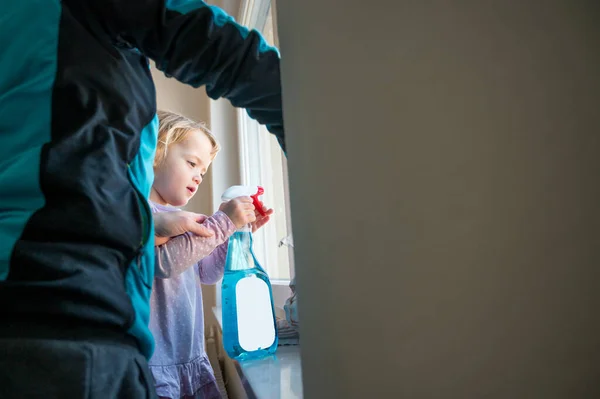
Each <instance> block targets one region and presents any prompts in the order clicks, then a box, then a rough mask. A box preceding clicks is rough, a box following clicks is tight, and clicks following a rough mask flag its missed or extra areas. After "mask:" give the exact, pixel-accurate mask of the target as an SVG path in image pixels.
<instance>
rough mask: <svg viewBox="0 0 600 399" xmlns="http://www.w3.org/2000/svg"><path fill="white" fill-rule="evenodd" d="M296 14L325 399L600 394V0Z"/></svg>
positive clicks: (306, 217) (298, 159)
mask: <svg viewBox="0 0 600 399" xmlns="http://www.w3.org/2000/svg"><path fill="white" fill-rule="evenodd" d="M542 3H543V4H542ZM277 6H278V13H279V38H280V44H281V53H282V59H283V68H284V69H283V83H284V105H285V116H286V129H287V130H286V134H287V138H288V149H289V172H290V191H291V202H292V219H293V224H294V238H295V244H296V248H295V250H296V251H295V253H296V272H297V277H298V290H299V296H300V298H301V299H300V302H299V306H300V317H301V319H302V324H301V335H302V357H303V358H302V362H303V376H304V384H305V386H304V392H305V397H307V398H310V399H319V398H344V399H352V398H378V399H379V398H410V399H419V398H436V399H437V398H457V399H467V398H468V399H471V398H473V399H474V398H488V399H492V398H498V399H500V398H501V399H506V398H511V399H516V398H536V399H537V398H544V399H551V398H564V399H567V398H568V399H573V398H582V399H583V398H586V399H587V398H600V312H599V309H600V289H599V284H600V207H599V204H600V179H599V176H600V118H599V117H598V115H599V112H598V109H599V106H600V74H599V72H598V71H599V70H600V28H599V27H600V25H599V24H598V15H599V11H600V6H599V5H598V4H597V2H593V1H572V0H553V1H546V2H539V1H534V0H519V1H517V0H505V1H500V0H498V1H453V2H448V1H443V0H432V1H413V2H407V1H399V2H398V1H396V2H394V1H383V0H379V1H378V0H375V1H370V2H365V1H358V0H347V1H345V2H343V5H340V2H334V1H327V0H303V1H279V2H278V4H277Z"/></svg>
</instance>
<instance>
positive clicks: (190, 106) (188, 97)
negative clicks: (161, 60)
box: [152, 67, 213, 215]
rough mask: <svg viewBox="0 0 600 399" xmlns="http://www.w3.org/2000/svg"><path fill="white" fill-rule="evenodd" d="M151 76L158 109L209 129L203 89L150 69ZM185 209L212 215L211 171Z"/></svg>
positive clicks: (205, 97)
mask: <svg viewBox="0 0 600 399" xmlns="http://www.w3.org/2000/svg"><path fill="white" fill-rule="evenodd" d="M152 76H153V78H154V84H155V86H156V101H157V106H158V109H164V110H168V111H173V112H177V113H180V114H182V115H185V116H187V117H189V118H192V119H194V120H196V121H202V122H205V123H206V124H207V125H208V126H209V127H210V126H211V123H210V122H211V120H210V102H209V98H208V96H207V95H206V92H205V91H204V89H199V90H198V89H194V88H192V87H190V86H186V85H184V84H181V83H179V82H178V81H177V80H175V79H168V78H167V77H165V75H164V74H163V73H162V72H160V71H158V70H157V69H155V68H154V67H153V68H152ZM185 208H186V209H188V210H190V211H194V212H199V213H203V214H209V215H210V214H212V208H213V205H212V171H211V170H209V172H208V173H207V174H206V176H205V178H204V181H203V182H202V184H201V185H200V187H199V189H198V193H197V194H196V195H195V196H194V198H192V200H191V201H190V203H189V204H188V205H187V206H186V207H185Z"/></svg>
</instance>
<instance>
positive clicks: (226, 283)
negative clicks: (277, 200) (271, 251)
mask: <svg viewBox="0 0 600 399" xmlns="http://www.w3.org/2000/svg"><path fill="white" fill-rule="evenodd" d="M221 293H222V296H221V298H222V302H223V346H224V347H225V351H226V352H227V354H228V355H229V357H231V358H232V359H237V360H247V359H259V358H263V357H265V356H270V355H272V354H274V353H275V351H276V350H277V341H278V339H277V324H276V321H275V308H274V306H273V291H272V289H271V283H270V282H269V276H268V275H267V273H266V272H265V271H264V269H263V268H262V267H261V266H260V264H259V263H258V261H257V260H256V257H255V256H254V252H253V251H252V232H251V231H250V229H249V228H248V227H246V228H243V229H240V230H238V231H236V232H235V233H234V234H233V235H232V236H231V237H230V238H229V247H228V249H227V260H226V263H225V275H224V277H223V284H222V291H221Z"/></svg>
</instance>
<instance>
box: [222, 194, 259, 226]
mask: <svg viewBox="0 0 600 399" xmlns="http://www.w3.org/2000/svg"><path fill="white" fill-rule="evenodd" d="M219 210H220V211H221V212H224V213H225V214H226V215H227V216H228V217H229V219H231V221H232V222H233V224H234V225H235V227H236V228H238V229H239V228H240V227H243V226H245V225H247V224H248V223H252V222H254V221H255V220H256V215H255V214H254V211H255V209H254V205H253V204H252V198H250V197H238V198H234V199H232V200H231V201H227V202H224V203H222V204H221V206H220V207H219Z"/></svg>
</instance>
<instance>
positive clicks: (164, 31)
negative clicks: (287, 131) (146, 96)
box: [63, 0, 285, 151]
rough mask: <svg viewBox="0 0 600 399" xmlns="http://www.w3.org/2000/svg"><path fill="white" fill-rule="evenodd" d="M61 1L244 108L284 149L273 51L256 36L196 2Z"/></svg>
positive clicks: (169, 70)
mask: <svg viewBox="0 0 600 399" xmlns="http://www.w3.org/2000/svg"><path fill="white" fill-rule="evenodd" d="M63 1H67V2H69V6H70V8H71V9H72V10H76V12H79V13H81V16H82V17H83V18H85V19H87V20H88V21H92V22H93V23H97V24H100V25H101V26H102V27H103V29H104V30H105V31H106V32H107V33H108V34H109V35H110V36H111V37H112V38H113V39H114V40H115V42H119V43H125V44H127V45H129V46H131V47H135V48H136V49H138V50H139V51H140V52H142V54H144V55H145V56H147V57H148V58H150V59H152V60H154V61H155V63H156V67H157V68H158V69H159V70H161V71H163V72H164V73H165V74H166V75H167V76H169V77H174V78H176V79H177V80H179V81H181V82H183V83H186V84H189V85H191V86H193V87H200V86H206V92H207V94H208V95H209V96H210V97H211V98H213V99H217V98H221V97H223V98H226V99H228V100H229V101H230V102H231V103H232V104H233V105H234V106H235V107H240V108H245V109H246V110H247V112H248V114H249V115H250V117H251V118H253V119H255V120H257V121H258V122H259V123H261V124H263V125H265V126H266V127H267V129H268V130H269V131H270V132H271V133H273V134H274V135H275V136H276V137H277V139H278V141H279V143H280V145H281V146H282V148H283V149H284V151H285V141H284V125H283V111H282V100H281V79H280V57H279V52H278V51H277V49H275V48H274V47H270V46H269V45H267V43H266V42H265V40H264V39H263V37H262V36H261V35H260V34H259V33H258V32H256V31H250V30H248V29H246V28H245V27H243V26H241V25H239V24H238V23H236V22H235V21H234V19H233V18H232V17H230V16H229V15H227V14H226V13H225V12H224V11H223V10H221V9H220V8H218V7H214V6H209V5H207V4H206V3H204V2H203V1H200V0H166V1H165V0H127V1H123V0H63Z"/></svg>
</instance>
